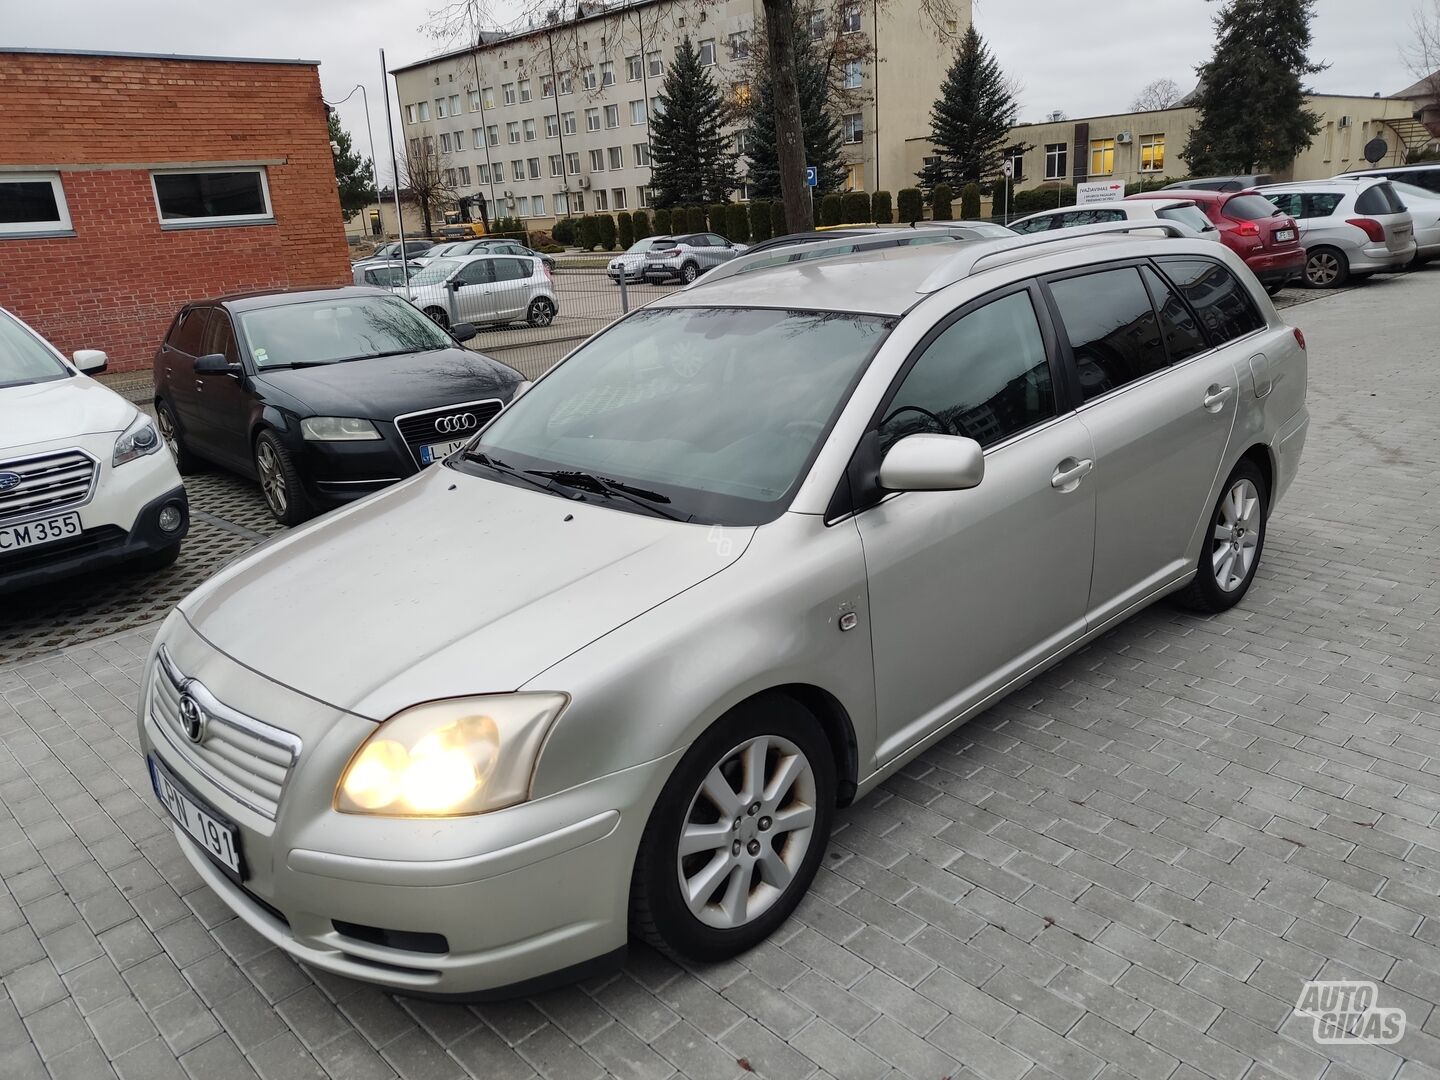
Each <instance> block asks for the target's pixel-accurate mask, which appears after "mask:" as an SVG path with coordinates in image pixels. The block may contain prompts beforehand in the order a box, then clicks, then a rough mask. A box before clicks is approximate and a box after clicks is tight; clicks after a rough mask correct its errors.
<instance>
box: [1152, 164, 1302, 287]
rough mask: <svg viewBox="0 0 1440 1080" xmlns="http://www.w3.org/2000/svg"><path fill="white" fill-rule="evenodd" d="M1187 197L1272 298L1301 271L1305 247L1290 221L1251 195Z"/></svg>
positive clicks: (1196, 193) (1160, 194) (1156, 194)
mask: <svg viewBox="0 0 1440 1080" xmlns="http://www.w3.org/2000/svg"><path fill="white" fill-rule="evenodd" d="M1175 195H1176V193H1175V192H1173V191H1147V192H1144V193H1143V194H1138V195H1129V196H1126V197H1127V198H1130V199H1173V198H1174V197H1175ZM1184 195H1185V198H1187V199H1189V200H1190V201H1191V202H1193V203H1194V204H1195V205H1196V206H1198V207H1199V208H1200V209H1201V210H1202V211H1204V213H1205V216H1206V217H1208V218H1209V219H1210V220H1211V221H1212V222H1214V223H1215V227H1216V228H1217V229H1218V230H1220V240H1221V242H1222V243H1224V245H1225V246H1226V247H1228V248H1229V249H1230V250H1231V251H1233V252H1235V254H1237V255H1239V256H1240V257H1241V258H1242V259H1244V260H1245V265H1246V266H1248V267H1250V269H1251V270H1252V271H1253V272H1254V274H1255V276H1256V277H1257V278H1259V279H1260V283H1261V284H1262V285H1264V286H1265V291H1266V292H1268V293H1270V294H1271V295H1272V296H1273V295H1274V294H1275V293H1277V292H1279V291H1280V290H1281V289H1282V288H1284V286H1285V283H1286V282H1288V281H1290V280H1292V279H1293V278H1298V277H1299V276H1300V272H1301V271H1302V270H1303V269H1304V268H1305V249H1304V248H1303V247H1301V246H1300V230H1299V228H1298V227H1297V226H1296V225H1295V219H1294V218H1292V217H1290V216H1289V215H1288V214H1286V213H1284V212H1283V211H1281V210H1277V209H1275V204H1274V203H1272V202H1271V201H1270V200H1269V199H1267V198H1265V197H1264V196H1261V195H1257V194H1256V193H1255V192H1253V191H1200V190H1196V189H1187V190H1186V191H1185V192H1184Z"/></svg>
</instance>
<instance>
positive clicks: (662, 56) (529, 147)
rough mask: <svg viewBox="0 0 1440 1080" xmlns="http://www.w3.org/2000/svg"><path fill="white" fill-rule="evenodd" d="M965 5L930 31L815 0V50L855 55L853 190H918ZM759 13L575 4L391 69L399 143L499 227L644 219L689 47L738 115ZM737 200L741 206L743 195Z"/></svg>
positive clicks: (894, 15)
mask: <svg viewBox="0 0 1440 1080" xmlns="http://www.w3.org/2000/svg"><path fill="white" fill-rule="evenodd" d="M970 3H971V0H955V2H954V3H953V4H952V9H953V12H954V14H955V17H954V18H945V19H942V23H943V25H938V26H937V25H934V23H933V21H931V20H929V19H927V18H925V17H923V16H922V15H921V14H920V11H919V5H918V3H917V2H916V0H888V2H887V3H878V4H877V3H876V2H875V0H867V2H863V3H862V2H860V0H817V6H816V8H815V11H814V16H813V19H812V21H811V26H810V32H811V34H812V36H813V37H814V38H815V39H816V41H817V43H819V45H820V47H822V48H826V49H832V50H834V51H835V53H836V55H843V56H860V57H861V58H860V59H853V60H848V61H847V62H845V63H844V64H843V65H842V70H841V71H840V72H839V76H840V82H841V89H840V92H839V94H838V95H837V101H836V104H835V108H836V112H837V116H838V119H839V120H840V123H841V128H842V132H843V137H844V139H845V150H844V152H845V160H846V162H847V166H848V174H847V186H848V187H850V188H853V189H857V190H865V191H874V190H880V189H886V190H891V191H894V190H898V189H899V188H903V187H909V186H911V185H912V184H913V183H914V170H913V169H911V168H909V167H908V166H907V161H906V143H907V140H913V139H915V138H916V137H917V136H918V137H923V136H924V135H925V134H926V133H927V132H928V130H929V112H930V106H931V104H932V103H933V102H934V100H935V95H936V94H937V93H938V90H939V86H940V82H941V80H942V79H943V78H944V74H945V71H946V68H947V67H948V66H949V63H950V60H951V56H952V54H953V49H954V46H955V43H956V41H957V40H958V38H959V35H960V34H962V33H963V32H964V30H965V27H966V26H967V25H968V24H969V19H970ZM761 10H762V8H761V3H760V0H718V2H713V0H702V2H699V3H692V2H689V0H632V2H630V3H618V4H612V5H609V6H602V5H599V4H588V3H582V4H581V5H580V8H579V14H578V15H577V16H576V17H575V18H573V19H565V20H556V21H552V22H549V23H547V24H545V25H544V26H540V27H536V28H533V29H526V30H523V31H520V32H516V33H509V34H489V33H487V34H485V35H483V41H482V42H481V44H480V45H479V46H478V47H476V48H473V49H470V48H466V49H458V50H454V51H451V52H447V53H443V54H441V55H439V56H433V57H430V58H428V59H425V60H421V61H418V62H416V63H413V64H407V65H405V66H403V67H398V68H394V69H392V72H391V74H393V75H394V77H395V83H396V88H397V92H398V95H399V104H400V115H401V130H400V132H398V133H397V134H398V135H399V137H400V138H401V139H403V142H404V146H405V147H407V148H409V149H410V152H411V153H412V154H416V155H419V154H421V153H423V151H424V149H425V148H426V147H427V146H433V147H434V148H435V150H436V153H437V154H438V157H439V160H440V164H441V168H442V169H443V170H444V177H445V179H446V181H448V184H447V186H448V187H449V188H451V189H452V190H453V191H454V192H455V193H456V194H457V195H459V196H471V197H473V196H476V195H482V194H483V195H484V197H485V201H486V204H487V207H488V212H489V215H490V217H491V218H492V219H494V218H496V217H502V216H511V217H519V218H529V219H535V220H534V221H533V224H534V225H535V226H536V227H538V228H545V227H548V226H549V225H550V224H553V222H554V220H555V219H556V218H557V217H560V216H564V215H565V214H567V213H569V214H582V213H595V212H610V213H615V212H617V211H620V210H632V211H633V210H638V209H648V208H649V207H650V202H651V198H650V149H649V118H650V116H651V115H653V114H654V111H655V110H656V108H657V107H658V105H659V94H660V91H661V88H662V86H663V83H664V78H665V71H666V68H667V67H668V65H669V64H670V62H671V61H672V60H673V59H674V57H675V52H676V49H677V47H678V46H679V44H680V42H681V40H682V39H683V38H684V37H686V36H689V38H690V39H691V41H692V42H693V44H694V45H695V47H696V49H698V50H699V52H700V56H701V60H702V62H703V63H705V64H706V65H707V66H710V67H711V69H712V75H713V77H714V79H715V81H716V83H717V84H718V85H719V87H720V88H721V90H722V92H724V93H727V94H729V95H731V97H732V98H733V99H734V100H735V101H737V102H738V103H743V102H744V101H745V100H747V98H748V95H749V93H750V82H751V80H752V77H753V76H752V72H753V65H754V64H756V63H759V62H761V61H762V60H763V57H764V51H765V42H764V40H763V37H761V36H760V35H758V34H757V32H756V27H757V22H758V18H757V17H758V16H759V15H760V12H761ZM851 35H862V36H861V37H859V38H855V37H852V36H851ZM840 99H843V100H840ZM735 137H736V139H737V144H736V145H737V149H742V150H743V144H742V143H741V142H740V141H739V140H740V139H741V138H742V135H741V133H740V132H739V131H738V130H737V131H736V132H735ZM427 140H428V141H427ZM736 197H737V198H739V199H742V200H744V199H748V197H749V192H748V190H747V188H745V187H743V186H742V188H741V189H740V191H739V192H737V194H736Z"/></svg>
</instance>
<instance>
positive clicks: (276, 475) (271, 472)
mask: <svg viewBox="0 0 1440 1080" xmlns="http://www.w3.org/2000/svg"><path fill="white" fill-rule="evenodd" d="M255 465H256V467H257V471H258V472H259V473H260V490H261V492H262V493H264V495H265V504H266V505H267V506H269V507H270V512H271V513H272V514H274V515H275V516H276V517H277V518H278V517H284V515H285V511H286V510H287V509H288V508H289V506H290V494H289V492H288V491H286V489H285V471H284V470H283V469H282V468H281V467H280V458H279V455H277V454H276V453H275V448H274V447H273V446H271V445H270V443H269V442H268V441H266V440H264V439H262V440H261V441H260V443H259V445H257V446H256V447H255Z"/></svg>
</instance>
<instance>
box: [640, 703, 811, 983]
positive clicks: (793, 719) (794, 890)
mask: <svg viewBox="0 0 1440 1080" xmlns="http://www.w3.org/2000/svg"><path fill="white" fill-rule="evenodd" d="M757 735H778V736H781V737H783V738H786V739H789V740H790V741H791V742H793V743H794V744H795V745H797V746H799V747H800V749H801V750H802V751H804V753H805V756H806V757H807V758H809V760H810V764H811V767H812V768H813V769H814V771H815V789H816V808H815V825H814V832H813V834H812V836H811V839H810V849H809V850H808V851H807V852H806V853H805V859H804V861H803V862H802V863H801V864H800V869H799V870H798V871H797V872H796V874H795V877H794V878H793V879H792V880H791V882H790V885H789V888H788V890H787V891H786V893H785V894H784V895H783V896H782V897H780V899H779V900H777V901H776V902H775V903H774V904H773V905H772V906H771V907H770V908H769V910H767V911H766V912H765V913H764V914H762V915H761V916H760V917H758V918H757V919H755V920H754V921H753V922H751V923H748V924H746V925H745V926H742V927H738V928H736V929H733V930H717V929H715V928H714V927H710V926H706V925H705V924H704V923H702V922H700V921H699V920H698V919H696V918H695V916H694V915H693V914H691V912H690V909H689V908H688V907H687V906H686V904H685V902H684V899H683V898H682V896H681V893H680V883H679V881H678V878H677V875H676V849H677V846H678V844H679V839H680V832H681V830H682V829H683V828H684V825H685V820H686V817H687V815H688V813H689V810H690V803H691V801H692V800H693V799H694V798H695V793H696V792H697V791H698V790H699V788H700V784H701V781H702V780H703V779H704V777H705V774H706V773H708V772H709V771H710V769H711V768H713V767H714V766H715V764H716V763H717V762H719V760H720V759H721V757H722V755H725V754H728V753H729V752H730V751H731V750H732V749H734V748H735V747H736V746H737V745H739V744H741V743H743V742H745V741H746V740H747V739H750V738H753V737H755V736H757ZM834 817H835V758H834V752H833V751H832V749H831V747H830V744H829V740H828V739H827V737H826V735H825V732H824V730H823V729H822V728H821V726H820V724H819V722H818V721H817V720H816V719H815V717H814V716H813V715H812V714H811V713H810V711H809V710H807V709H806V708H805V707H804V706H803V705H801V704H800V703H799V702H798V701H796V700H795V699H794V698H791V697H789V696H788V695H785V694H780V693H775V694H768V695H765V696H764V697H762V698H758V699H756V700H755V701H753V702H750V703H748V704H747V705H744V706H742V707H740V708H738V709H736V710H734V711H732V712H731V713H730V714H728V715H727V716H726V717H724V718H723V719H721V720H720V721H718V722H717V723H715V724H714V725H712V726H711V727H710V728H709V729H708V730H707V731H706V732H705V733H704V734H703V735H701V736H700V738H698V739H697V740H696V741H695V742H694V744H693V745H692V746H691V747H690V749H689V751H687V752H686V754H685V756H684V757H683V758H682V759H681V761H680V764H679V765H677V766H676V767H675V771H674V772H673V773H672V774H671V775H670V779H669V780H668V781H667V782H666V784H665V788H664V790H663V791H662V792H661V793H660V798H659V799H658V800H656V803H655V807H654V809H653V810H652V811H651V814H650V820H649V823H648V824H647V825H646V828H645V835H644V837H643V838H642V840H641V857H640V859H639V860H637V865H636V879H635V882H634V887H635V890H636V891H638V892H639V893H642V894H643V896H644V902H645V906H646V908H647V909H648V912H649V915H650V917H651V919H652V920H653V929H654V932H655V934H656V935H658V937H659V938H660V939H661V942H662V944H663V947H665V948H667V949H669V950H670V951H671V952H673V953H675V954H676V955H679V956H682V957H685V958H687V959H691V960H697V961H710V960H720V959H724V958H725V957H729V956H734V955H735V954H736V953H739V952H743V951H745V950H746V949H749V948H753V947H754V946H755V945H757V944H759V943H760V942H761V941H763V940H764V939H765V938H766V937H768V936H769V935H770V934H771V933H773V932H774V930H775V929H776V928H777V927H778V926H779V925H780V924H781V923H783V922H784V921H785V920H786V919H787V918H789V916H790V914H791V912H793V911H794V910H795V906H796V905H797V904H798V903H799V902H800V900H801V899H802V898H803V897H804V895H805V893H806V892H807V891H808V890H809V888H810V883H811V881H812V880H814V877H815V873H816V871H817V870H819V868H820V863H821V861H822V860H823V859H824V857H825V849H826V847H827V846H828V845H829V841H830V829H831V826H832V824H833V823H834Z"/></svg>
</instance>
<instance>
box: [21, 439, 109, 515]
mask: <svg viewBox="0 0 1440 1080" xmlns="http://www.w3.org/2000/svg"><path fill="white" fill-rule="evenodd" d="M117 438H118V436H117ZM56 454H79V455H80V456H81V457H84V458H87V459H88V460H89V462H90V464H91V466H92V468H91V470H90V487H89V489H88V490H87V491H86V492H85V497H84V498H83V499H81V500H80V501H79V502H73V503H67V504H66V505H65V506H62V507H59V508H57V509H52V510H41V511H38V512H36V513H32V514H21V515H20V516H19V517H13V518H12V517H6V516H5V514H4V512H3V511H0V524H4V525H5V526H7V527H8V526H11V525H23V524H25V523H26V522H27V521H39V520H40V519H42V518H47V517H56V516H57V515H60V514H73V513H76V512H77V511H79V510H82V509H84V508H85V507H87V506H89V505H90V503H91V502H92V501H93V500H94V498H95V492H96V491H97V490H99V487H100V469H101V465H100V459H99V458H97V457H96V456H95V455H94V454H92V453H90V451H88V450H86V449H84V448H82V447H79V446H67V447H63V448H62V449H59V450H46V451H43V452H42V453H39V454H29V455H27V456H25V457H18V458H6V459H4V460H0V470H7V471H8V468H9V466H11V465H24V464H26V463H27V462H31V461H39V460H40V459H42V458H47V457H53V456H54V455H56ZM81 527H82V530H83V527H84V522H83V521H82V522H81Z"/></svg>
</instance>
